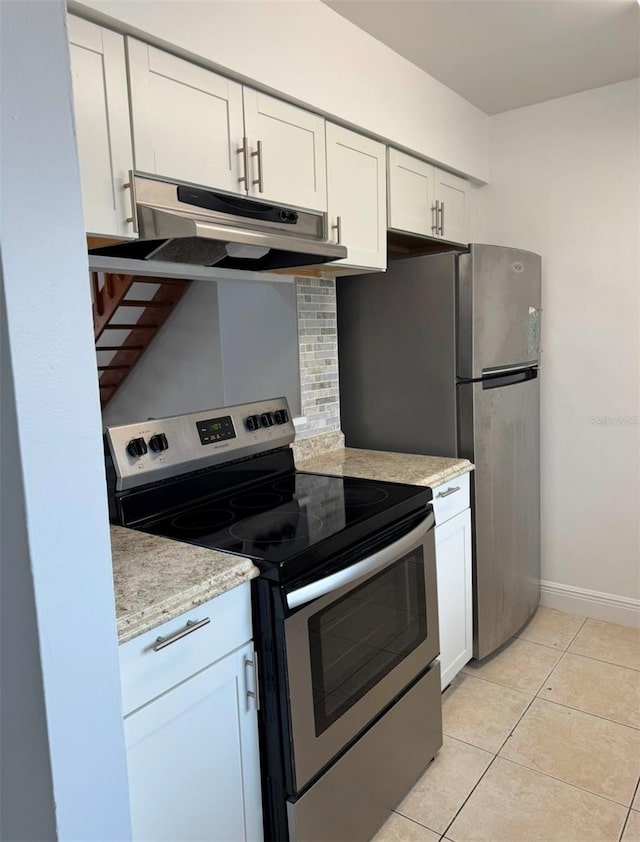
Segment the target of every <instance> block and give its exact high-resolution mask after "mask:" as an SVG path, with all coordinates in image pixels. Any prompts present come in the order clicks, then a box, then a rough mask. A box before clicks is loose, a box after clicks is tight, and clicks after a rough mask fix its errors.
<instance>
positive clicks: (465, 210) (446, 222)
mask: <svg viewBox="0 0 640 842" xmlns="http://www.w3.org/2000/svg"><path fill="white" fill-rule="evenodd" d="M434 196H435V199H436V200H439V201H440V207H441V210H440V224H441V227H442V233H441V236H442V237H443V239H445V240H453V242H454V243H465V245H466V244H467V243H468V242H469V199H470V194H469V182H468V181H465V180H464V178H460V177H459V176H457V175H453V174H452V173H450V172H445V170H439V169H438V168H437V167H435V168H434Z"/></svg>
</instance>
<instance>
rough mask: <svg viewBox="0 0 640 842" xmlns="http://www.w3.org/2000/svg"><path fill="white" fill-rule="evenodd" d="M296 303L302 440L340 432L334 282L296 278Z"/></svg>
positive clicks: (297, 431) (297, 429) (331, 280)
mask: <svg viewBox="0 0 640 842" xmlns="http://www.w3.org/2000/svg"><path fill="white" fill-rule="evenodd" d="M296 302H297V310H298V343H299V354H300V393H301V403H302V415H303V416H304V417H305V418H306V421H305V423H304V424H301V425H300V426H298V427H297V428H296V438H297V439H304V438H310V437H311V436H317V435H321V434H322V433H329V432H332V431H335V430H339V429H340V392H339V386H338V330H337V324H336V283H335V280H333V279H324V278H296Z"/></svg>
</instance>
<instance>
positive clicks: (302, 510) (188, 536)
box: [105, 398, 431, 583]
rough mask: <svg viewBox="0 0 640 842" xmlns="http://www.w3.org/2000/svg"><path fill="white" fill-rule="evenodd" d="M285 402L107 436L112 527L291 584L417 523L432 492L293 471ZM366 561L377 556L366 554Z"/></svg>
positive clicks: (114, 430) (177, 418)
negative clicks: (190, 547) (236, 562)
mask: <svg viewBox="0 0 640 842" xmlns="http://www.w3.org/2000/svg"><path fill="white" fill-rule="evenodd" d="M294 438H295V429H294V425H293V423H292V421H291V413H290V411H289V407H288V404H287V401H286V399H285V398H269V399H265V400H262V401H253V402H251V403H246V404H236V405H234V406H226V407H218V408H215V409H206V410H202V411H199V412H191V413H186V414H184V415H174V416H170V417H168V418H153V419H148V420H147V421H142V422H136V423H133V424H125V425H122V426H118V427H109V428H107V431H106V433H105V457H106V468H107V486H108V491H109V513H110V517H111V519H112V521H113V522H114V523H118V524H120V525H122V526H128V527H130V528H131V529H138V530H140V531H144V532H149V533H151V534H153V535H159V536H162V537H165V538H172V539H174V540H177V541H184V542H187V543H192V544H196V545H198V546H201V547H208V548H211V549H217V550H223V551H225V552H230V553H236V554H238V555H243V556H247V557H249V558H251V559H253V561H254V562H255V564H256V565H257V566H258V567H259V568H260V571H261V573H262V576H263V577H265V578H269V579H271V580H275V581H278V582H286V583H291V582H294V581H295V582H296V583H299V582H300V581H302V580H303V579H305V577H307V576H310V577H313V576H314V575H316V574H318V572H319V571H320V570H322V571H323V575H324V571H325V570H327V571H328V570H329V569H333V567H334V565H336V564H337V565H339V564H341V563H342V561H344V560H345V559H346V558H347V557H348V558H351V555H352V553H355V554H356V555H357V554H359V553H362V552H367V551H369V548H375V547H376V546H380V545H381V541H382V543H383V544H384V542H385V541H387V540H388V539H389V540H393V539H394V537H395V536H396V534H398V532H400V533H402V532H403V530H404V531H405V532H406V531H407V530H410V529H411V526H412V524H413V522H414V521H416V522H419V521H421V520H424V517H425V514H426V512H427V507H428V505H429V501H430V500H431V491H430V490H429V489H428V488H420V487H417V486H412V485H404V484H400V483H394V482H384V481H381V482H378V481H377V480H367V479H359V478H355V477H341V476H326V475H324V474H314V473H307V472H304V471H296V469H295V462H294V458H293V451H292V449H291V447H290V445H291V443H292V442H293V441H294ZM372 551H375V549H372Z"/></svg>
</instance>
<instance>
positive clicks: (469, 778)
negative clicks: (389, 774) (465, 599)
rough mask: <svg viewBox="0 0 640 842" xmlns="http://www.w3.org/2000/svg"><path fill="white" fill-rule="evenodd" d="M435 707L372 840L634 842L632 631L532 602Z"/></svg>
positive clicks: (639, 635)
mask: <svg viewBox="0 0 640 842" xmlns="http://www.w3.org/2000/svg"><path fill="white" fill-rule="evenodd" d="M442 716H443V729H444V744H443V746H442V749H441V750H440V752H439V754H438V755H437V757H436V759H435V760H434V761H433V763H432V764H431V765H430V766H429V768H428V769H427V771H426V772H425V773H424V775H423V776H422V778H421V779H420V780H419V781H418V782H417V783H416V785H415V786H414V788H413V790H412V791H411V792H410V793H409V794H408V795H407V796H406V798H405V799H404V801H403V802H402V803H401V804H400V805H398V807H397V809H396V811H395V812H394V813H393V815H392V816H391V818H390V819H389V820H388V821H387V823H386V824H385V825H384V827H382V828H381V830H380V831H379V833H378V834H377V836H376V837H375V839H374V842H437V840H440V839H442V840H451V842H588V840H592V842H640V788H639V785H638V784H639V776H640V629H634V628H628V627H626V626H617V625H614V624H612V623H605V622H601V621H599V620H591V619H585V618H584V617H576V616H573V615H571V614H564V613H562V612H561V611H554V610H552V609H549V608H539V609H538V611H537V613H536V614H535V616H534V617H533V618H532V620H531V621H530V622H529V624H528V625H527V626H526V627H525V628H524V629H522V630H521V632H520V633H519V634H518V635H517V636H516V637H515V638H513V639H512V640H511V641H510V642H509V643H508V644H507V645H505V646H504V647H503V648H502V649H501V650H500V651H499V652H498V653H496V654H495V655H493V656H492V657H491V658H489V659H487V660H485V661H484V662H483V663H482V664H477V663H475V662H471V663H470V664H469V665H468V666H467V667H466V668H465V669H464V670H463V672H462V673H461V674H460V675H458V676H457V678H456V679H455V681H454V682H453V684H452V685H451V687H449V688H448V689H447V690H446V692H445V693H444V695H443V697H442Z"/></svg>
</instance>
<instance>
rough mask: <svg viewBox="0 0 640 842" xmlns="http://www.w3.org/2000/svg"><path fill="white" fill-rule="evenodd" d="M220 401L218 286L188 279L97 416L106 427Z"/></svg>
mask: <svg viewBox="0 0 640 842" xmlns="http://www.w3.org/2000/svg"><path fill="white" fill-rule="evenodd" d="M132 297H134V296H132ZM124 320H125V321H130V319H127V318H126V317H125V319H124ZM116 341H119V340H116ZM107 344H108V340H107ZM223 404H224V381H223V376H222V352H221V349H220V336H219V329H218V287H217V284H216V283H215V282H213V281H211V282H209V281H201V282H198V281H194V282H193V283H192V284H191V286H190V287H189V289H188V290H187V291H186V292H185V294H184V296H183V298H182V299H181V300H180V301H179V302H178V304H177V305H176V308H175V310H174V311H173V312H172V313H171V315H170V316H169V318H168V319H167V321H166V323H165V324H164V325H163V326H162V328H161V329H160V330H159V331H158V335H157V336H156V337H155V338H154V339H153V341H152V342H151V345H150V346H149V347H148V348H147V350H146V351H145V352H144V355H143V356H142V358H141V359H140V361H139V362H138V364H137V365H136V367H135V368H134V369H133V371H132V372H131V374H130V375H129V376H128V377H127V379H126V380H125V381H124V383H123V384H122V386H120V388H119V389H118V391H117V392H116V394H115V395H114V396H113V398H112V399H111V400H110V401H109V403H108V404H107V406H106V407H105V409H104V412H103V414H102V420H103V423H104V425H105V426H106V427H107V426H110V425H114V424H133V423H135V422H137V421H141V420H144V419H145V418H163V417H165V416H167V415H180V414H181V413H183V412H197V411H198V410H200V409H206V408H207V407H213V406H222V405H223Z"/></svg>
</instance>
